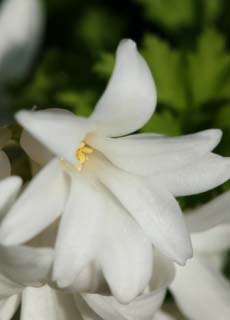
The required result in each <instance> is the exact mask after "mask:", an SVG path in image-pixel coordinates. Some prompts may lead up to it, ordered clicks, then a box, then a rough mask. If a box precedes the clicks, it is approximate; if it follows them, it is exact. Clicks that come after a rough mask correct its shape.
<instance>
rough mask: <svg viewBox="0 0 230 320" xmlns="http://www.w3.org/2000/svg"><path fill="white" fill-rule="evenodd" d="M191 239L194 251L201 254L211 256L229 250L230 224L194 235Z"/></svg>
mask: <svg viewBox="0 0 230 320" xmlns="http://www.w3.org/2000/svg"><path fill="white" fill-rule="evenodd" d="M217 214H218V213H217ZM229 215H230V213H229ZM191 238H192V245H193V249H194V250H197V251H199V252H204V253H210V254H211V253H214V252H221V251H224V250H227V249H229V248H230V224H226V225H221V226H216V227H214V228H212V229H209V230H207V231H203V232H198V233H193V234H192V235H191Z"/></svg>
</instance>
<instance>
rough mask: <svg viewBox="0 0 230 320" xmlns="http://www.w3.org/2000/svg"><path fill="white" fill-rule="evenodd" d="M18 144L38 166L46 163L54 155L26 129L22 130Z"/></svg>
mask: <svg viewBox="0 0 230 320" xmlns="http://www.w3.org/2000/svg"><path fill="white" fill-rule="evenodd" d="M20 144H21V147H22V148H23V150H24V151H25V152H26V154H27V155H28V156H29V157H30V158H31V159H32V160H33V161H34V162H35V163H36V164H39V165H40V166H44V165H46V164H47V163H48V162H49V161H50V160H52V158H53V157H54V155H53V154H52V153H51V152H50V151H49V150H48V149H47V148H46V147H45V146H44V145H43V144H42V143H41V142H39V141H38V140H37V139H34V137H33V136H32V135H31V134H29V133H28V132H27V131H26V130H23V132H22V135H21V138H20Z"/></svg>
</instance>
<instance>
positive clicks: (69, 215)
mask: <svg viewBox="0 0 230 320" xmlns="http://www.w3.org/2000/svg"><path fill="white" fill-rule="evenodd" d="M105 214H106V203H105V202H104V197H103V194H102V192H101V189H100V188H99V187H98V186H97V184H96V183H95V182H94V181H90V180H88V179H87V178H85V177H84V176H83V175H81V174H77V172H76V175H73V177H72V184H71V190H70V195H69V199H68V202H67V205H66V208H65V212H64V215H63V217H62V220H61V224H60V227H59V231H58V236H57V241H56V248H55V264H54V273H53V279H54V280H56V281H57V283H58V285H59V286H60V287H67V286H69V285H71V282H73V280H74V278H75V277H76V276H77V274H78V273H79V272H80V271H81V270H82V269H83V267H85V266H86V265H87V264H88V263H89V262H90V261H91V260H92V259H93V258H94V257H95V256H96V255H97V252H98V249H99V246H100V243H101V233H102V232H103V227H104V222H103V220H104V215H105Z"/></svg>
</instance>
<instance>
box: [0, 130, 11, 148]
mask: <svg viewBox="0 0 230 320" xmlns="http://www.w3.org/2000/svg"><path fill="white" fill-rule="evenodd" d="M10 136H11V133H10V130H8V129H7V128H0V149H2V148H3V147H5V145H6V144H7V142H8V141H9V140H10Z"/></svg>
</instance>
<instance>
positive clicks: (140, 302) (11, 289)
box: [0, 177, 175, 320]
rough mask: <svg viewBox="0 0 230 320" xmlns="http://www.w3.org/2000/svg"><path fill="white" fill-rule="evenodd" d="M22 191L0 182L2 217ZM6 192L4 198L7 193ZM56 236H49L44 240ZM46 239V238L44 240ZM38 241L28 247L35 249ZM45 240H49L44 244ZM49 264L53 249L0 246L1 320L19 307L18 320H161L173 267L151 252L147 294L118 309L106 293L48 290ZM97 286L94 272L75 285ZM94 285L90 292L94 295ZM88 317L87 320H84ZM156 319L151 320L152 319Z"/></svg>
mask: <svg viewBox="0 0 230 320" xmlns="http://www.w3.org/2000/svg"><path fill="white" fill-rule="evenodd" d="M20 187H21V179H20V178H18V177H10V178H7V179H5V180H3V181H1V182H0V199H1V200H2V201H0V212H1V216H3V215H5V213H6V211H7V210H6V208H8V207H9V206H10V205H11V204H12V203H13V202H14V201H15V198H16V196H17V194H18V191H19V190H20ZM6 190H7V192H3V191H6ZM53 231H54V230H52V229H51V230H47V232H48V235H49V236H50V233H52V232H53ZM43 237H44V238H46V237H45V235H44V236H43ZM42 240H44V239H42V236H41V235H40V236H39V237H37V238H36V239H34V240H33V242H31V243H30V244H32V243H33V245H35V244H36V245H39V246H40V243H42V242H43V241H42ZM46 240H47V239H46ZM52 260H53V250H52V249H51V248H48V247H47V248H40V247H39V248H35V247H33V248H32V247H28V245H27V246H2V245H0V319H1V320H9V319H11V317H12V316H13V315H14V313H15V311H16V310H17V308H18V306H19V305H20V304H21V319H23V320H31V319H34V320H35V319H38V320H40V319H49V320H52V319H53V320H57V319H59V320H75V319H77V318H78V317H79V319H85V320H86V319H92V320H108V319H111V320H112V319H113V320H123V319H127V318H132V319H133V320H135V319H137V320H141V319H143V320H152V319H153V316H154V315H156V317H157V318H156V319H161V318H159V316H160V315H161V316H162V314H161V313H159V311H158V310H159V308H160V306H161V304H162V301H163V299H164V296H165V293H166V289H167V287H168V286H169V285H170V283H171V282H172V280H173V279H174V275H175V272H174V266H173V263H172V262H171V261H169V260H168V259H167V258H165V257H164V256H162V255H160V254H157V253H156V252H155V257H154V261H155V268H154V272H153V275H152V279H151V281H150V284H149V286H148V288H146V290H145V292H144V293H143V294H142V295H141V296H139V297H137V298H136V299H134V300H133V301H132V302H131V303H130V304H128V305H122V304H119V303H118V302H117V301H116V300H115V299H114V297H112V296H110V295H109V294H108V293H107V294H106V295H99V294H90V293H84V294H81V295H80V294H75V295H74V294H70V293H65V292H61V291H56V290H54V289H52V288H51V287H50V286H49V285H48V284H49V283H50V284H51V280H50V278H49V274H50V269H51V265H52ZM91 279H92V280H93V281H92V284H93V283H94V285H95V282H96V281H97V280H96V277H95V274H94V272H93V269H92V267H90V268H89V269H88V270H86V272H85V275H84V273H83V274H82V275H81V276H79V277H78V278H77V279H76V283H77V284H76V285H77V286H78V290H79V287H80V286H82V290H84V291H86V290H87V283H88V284H90V281H91ZM92 287H93V286H92V285H90V286H88V289H92ZM87 317H90V318H87ZM154 319H155V318H154Z"/></svg>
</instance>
